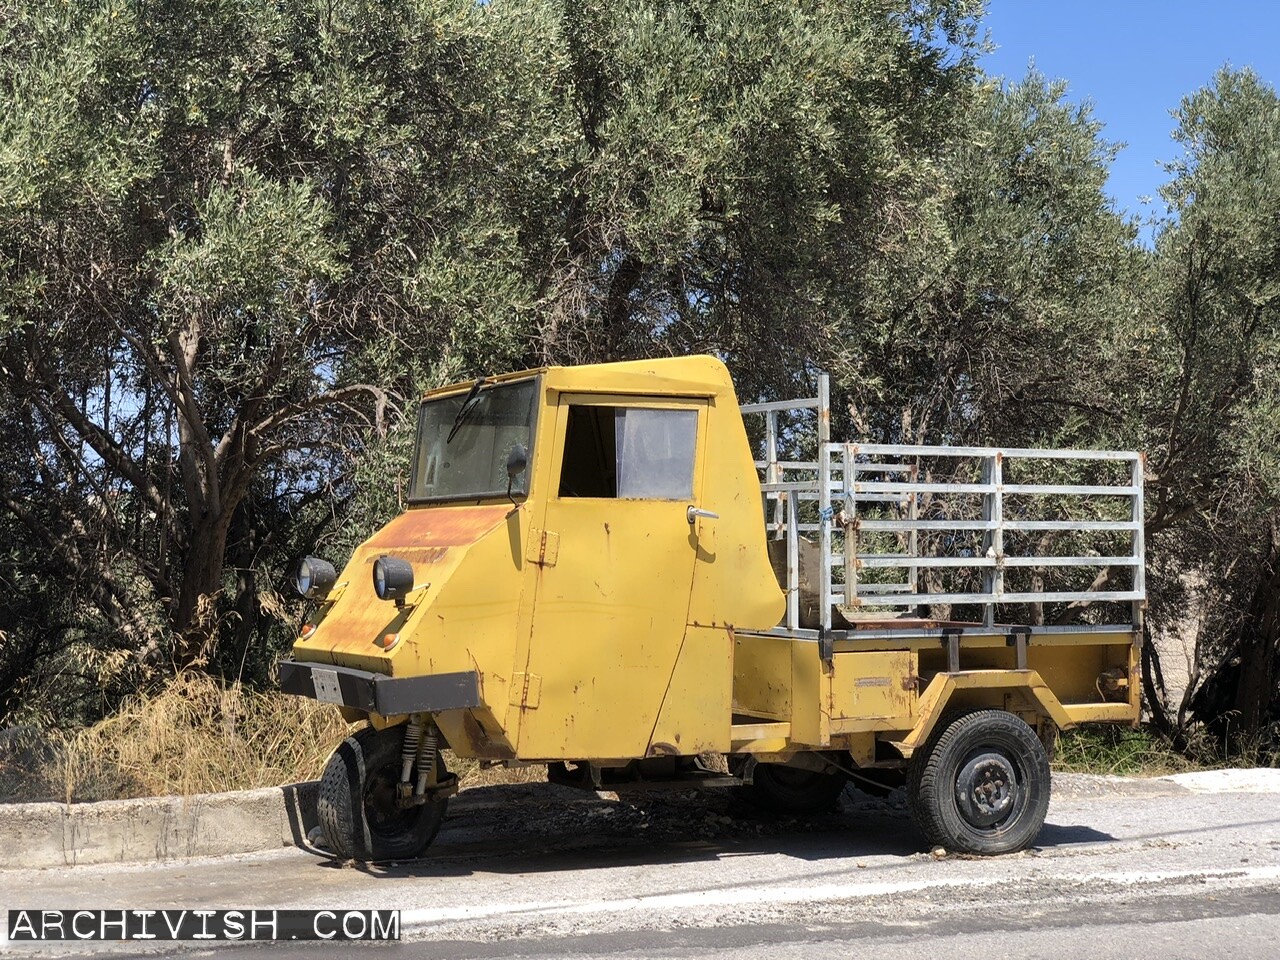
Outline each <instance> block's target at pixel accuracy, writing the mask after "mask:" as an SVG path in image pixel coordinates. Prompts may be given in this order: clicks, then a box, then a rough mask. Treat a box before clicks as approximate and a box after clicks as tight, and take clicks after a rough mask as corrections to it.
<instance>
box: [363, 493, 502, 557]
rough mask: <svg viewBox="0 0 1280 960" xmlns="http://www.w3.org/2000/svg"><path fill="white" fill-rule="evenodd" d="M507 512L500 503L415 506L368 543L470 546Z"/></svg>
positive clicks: (371, 545) (376, 545)
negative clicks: (459, 505) (474, 505)
mask: <svg viewBox="0 0 1280 960" xmlns="http://www.w3.org/2000/svg"><path fill="white" fill-rule="evenodd" d="M506 515H507V507H505V506H500V505H496V506H486V507H415V508H413V509H412V510H406V511H405V512H404V513H402V514H400V516H398V517H396V518H395V519H394V520H392V521H391V522H390V523H388V524H387V525H386V526H385V527H383V528H382V529H381V530H379V531H378V532H377V533H375V534H374V535H373V536H372V537H371V538H370V539H369V542H368V544H367V546H368V547H369V548H370V549H373V550H394V549H405V548H410V549H413V548H423V547H439V548H445V547H461V546H466V545H467V544H470V543H475V542H476V541H477V540H479V539H480V538H481V537H482V536H484V535H485V534H486V533H488V532H489V531H490V530H492V529H493V528H494V527H496V526H497V525H498V524H500V523H502V521H503V520H504V519H505V518H506ZM440 555H441V556H443V555H444V554H443V550H442V552H441V554H440Z"/></svg>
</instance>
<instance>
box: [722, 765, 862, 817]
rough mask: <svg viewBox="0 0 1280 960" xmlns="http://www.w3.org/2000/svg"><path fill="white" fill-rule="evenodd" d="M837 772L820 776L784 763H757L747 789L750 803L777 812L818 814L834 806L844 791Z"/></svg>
mask: <svg viewBox="0 0 1280 960" xmlns="http://www.w3.org/2000/svg"><path fill="white" fill-rule="evenodd" d="M844 785H845V778H844V776H843V775H841V774H838V773H819V772H818V771H816V770H805V769H803V768H801V767H789V766H786V765H784V764H781V763H761V764H757V765H756V768H755V770H754V771H753V772H752V774H751V783H750V784H748V785H747V786H746V787H745V788H744V789H745V790H746V791H747V796H748V797H749V798H750V800H751V802H752V803H754V804H756V805H757V806H760V807H764V808H765V809H766V810H773V811H774V812H776V813H818V812H819V811H822V810H829V809H831V808H832V807H833V806H835V802H836V798H837V797H839V796H840V793H841V791H842V790H844Z"/></svg>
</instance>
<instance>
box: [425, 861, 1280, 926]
mask: <svg viewBox="0 0 1280 960" xmlns="http://www.w3.org/2000/svg"><path fill="white" fill-rule="evenodd" d="M1193 879H1194V880H1197V881H1203V882H1209V883H1215V884H1217V885H1219V886H1234V885H1239V884H1246V883H1257V882H1262V881H1268V880H1280V866H1267V867H1245V868H1241V869H1239V870H1147V871H1125V872H1116V873H1082V874H1059V875H1057V876H1055V877H1054V881H1055V882H1056V883H1078V884H1097V883H1113V884H1123V885H1136V884H1150V883H1162V882H1167V881H1170V880H1193ZM990 886H991V879H990V878H989V877H982V878H939V879H934V880H906V881H899V882H895V883H883V882H882V883H845V884H837V883H829V884H821V885H814V886H789V887H786V886H783V887H780V886H772V885H770V886H755V887H738V888H735V889H731V890H692V891H687V892H683V893H660V894H653V895H650V896H642V897H624V898H620V899H617V900H583V901H574V900H561V901H525V902H512V903H486V904H477V905H473V906H462V907H436V908H430V909H420V910H404V911H402V912H401V914H400V922H401V923H402V924H403V925H404V926H406V927H420V926H426V925H429V924H433V923H446V922H449V921H456V920H477V919H484V918H492V917H504V916H515V915H520V914H524V915H538V916H553V915H561V916H570V915H575V914H579V915H580V914H589V913H624V912H629V911H637V910H642V911H669V910H681V909H698V908H706V907H740V906H751V905H756V904H767V905H776V904H782V903H805V902H808V901H816V900H821V901H828V902H829V901H832V900H855V899H861V898H870V897H883V896H889V895H892V894H901V893H918V892H921V891H924V890H936V889H944V888H948V887H990Z"/></svg>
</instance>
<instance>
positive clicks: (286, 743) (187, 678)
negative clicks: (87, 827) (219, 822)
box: [0, 673, 546, 803]
mask: <svg viewBox="0 0 1280 960" xmlns="http://www.w3.org/2000/svg"><path fill="white" fill-rule="evenodd" d="M354 729H356V727H355V726H350V725H348V724H347V723H346V722H345V721H344V720H343V719H342V717H340V716H339V715H338V711H337V710H335V709H334V708H333V707H328V706H322V705H321V704H318V703H316V702H315V701H313V700H308V699H306V698H305V697H294V696H290V695H288V694H283V693H277V692H273V691H265V692H264V691H256V690H250V689H247V688H245V687H242V686H240V685H239V684H223V683H221V682H219V681H217V680H215V679H212V678H210V677H208V676H205V675H203V674H198V673H185V674H181V675H179V676H178V677H175V678H174V680H173V681H172V682H171V683H170V684H169V685H168V686H167V687H166V688H165V689H164V690H162V691H161V692H160V693H158V694H155V695H154V696H138V697H134V698H132V699H131V700H129V701H128V702H126V703H125V705H124V706H123V707H122V708H121V709H120V711H119V712H118V713H116V714H114V715H112V716H110V717H108V718H107V719H105V720H103V721H101V722H100V723H98V724H96V725H95V726H92V727H90V728H88V729H86V730H82V731H80V732H78V733H75V734H70V735H67V734H58V733H38V732H35V731H24V732H23V734H22V735H20V736H17V737H13V738H11V739H10V741H9V742H8V743H7V744H6V745H5V749H3V750H0V803H23V802H33V801H40V800H52V801H58V802H64V803H73V802H81V803H82V802H87V801H93V800H123V799H128V798H130V797H149V796H191V795H192V794H197V793H217V792H221V791H224V790H251V789H254V788H256V787H271V786H277V785H279V784H284V783H295V782H297V781H300V780H311V779H315V778H317V777H319V776H320V773H321V771H322V770H323V769H324V765H325V763H326V761H327V760H328V759H329V754H330V753H332V752H333V748H334V747H335V746H337V745H338V743H339V742H341V740H342V738H343V737H345V736H347V735H348V733H349V732H350V731H351V730H354ZM445 762H446V763H447V764H448V766H449V768H450V769H451V770H453V771H454V772H455V773H457V774H458V777H459V779H460V780H461V782H462V785H463V786H468V787H470V786H490V785H493V784H499V783H531V782H537V781H541V780H545V779H546V768H545V767H543V766H541V765H536V766H529V767H517V768H513V769H507V768H504V767H494V766H482V765H481V764H480V763H479V762H478V761H475V760H463V759H459V758H457V757H454V756H452V755H451V754H450V753H449V752H448V751H446V754H445Z"/></svg>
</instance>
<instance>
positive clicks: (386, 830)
mask: <svg viewBox="0 0 1280 960" xmlns="http://www.w3.org/2000/svg"><path fill="white" fill-rule="evenodd" d="M399 782H400V765H399V764H398V763H388V764H386V765H385V766H383V767H380V768H379V769H378V770H375V771H374V772H373V773H372V774H371V775H370V776H369V778H368V781H367V782H366V784H365V789H364V815H365V822H366V823H368V824H369V832H370V833H372V834H375V835H377V836H379V837H384V838H394V837H397V836H400V835H402V834H403V833H404V832H405V831H406V830H409V829H411V828H412V827H413V823H414V821H415V820H416V819H417V817H418V814H419V813H421V811H422V808H421V807H400V806H397V805H396V787H397V785H398V784H399Z"/></svg>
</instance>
